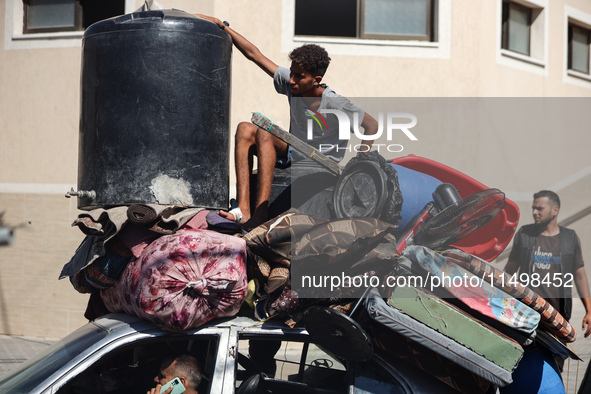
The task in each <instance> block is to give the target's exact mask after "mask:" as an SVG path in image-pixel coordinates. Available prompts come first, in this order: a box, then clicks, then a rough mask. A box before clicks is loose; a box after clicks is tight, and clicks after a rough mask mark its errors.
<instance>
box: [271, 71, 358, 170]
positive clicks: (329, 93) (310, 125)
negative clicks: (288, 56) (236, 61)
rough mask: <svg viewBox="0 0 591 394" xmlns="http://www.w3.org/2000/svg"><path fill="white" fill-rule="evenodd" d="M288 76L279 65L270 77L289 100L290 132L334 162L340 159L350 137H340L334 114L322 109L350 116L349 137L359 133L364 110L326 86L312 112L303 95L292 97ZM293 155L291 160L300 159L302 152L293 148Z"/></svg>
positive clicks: (288, 72) (276, 88)
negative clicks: (316, 107)
mask: <svg viewBox="0 0 591 394" xmlns="http://www.w3.org/2000/svg"><path fill="white" fill-rule="evenodd" d="M289 75H290V70H289V69H288V68H285V67H279V68H277V70H276V71H275V75H274V77H273V82H274V84H275V90H276V91H277V93H280V94H284V95H286V96H287V98H288V100H289V105H290V124H289V132H290V133H292V134H293V135H295V136H296V137H298V138H299V139H301V140H302V141H305V142H307V143H308V144H310V145H311V146H313V147H314V148H316V149H318V150H319V151H320V152H322V153H324V154H325V155H327V156H328V157H330V158H331V159H333V160H334V161H336V162H339V161H341V160H342V159H343V156H344V155H345V153H346V151H347V146H348V144H349V139H339V121H338V118H337V115H335V114H332V113H326V112H323V111H324V110H338V111H341V112H342V113H344V114H345V115H346V116H347V118H348V119H349V136H350V133H353V131H354V130H359V132H360V133H361V130H360V126H361V122H362V121H363V116H364V115H365V113H364V112H363V110H362V109H361V108H359V107H357V106H355V105H353V104H352V103H351V102H350V101H349V100H348V99H347V98H345V97H343V96H341V95H338V94H337V93H335V92H334V90H332V89H330V88H329V87H326V89H324V92H323V93H322V97H321V99H320V105H319V107H318V109H316V110H315V111H312V110H311V109H309V108H308V107H307V106H306V102H305V98H300V97H293V96H292V94H291V90H290V88H289ZM292 156H293V159H294V161H297V160H300V159H302V158H303V155H301V154H299V153H298V152H295V151H292Z"/></svg>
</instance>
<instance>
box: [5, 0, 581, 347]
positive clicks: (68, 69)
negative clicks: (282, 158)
mask: <svg viewBox="0 0 591 394" xmlns="http://www.w3.org/2000/svg"><path fill="white" fill-rule="evenodd" d="M531 1H532V2H533V3H535V4H542V5H544V6H545V12H547V17H546V19H545V23H544V26H543V29H542V32H543V35H544V36H545V40H544V41H543V45H542V52H543V55H541V61H540V62H539V63H541V64H537V65H532V64H529V63H527V62H523V61H521V60H515V59H512V58H510V57H508V56H505V55H504V54H503V53H502V51H500V49H499V45H500V44H499V43H500V34H501V33H500V3H501V0H490V1H478V2H475V1H471V0H439V8H440V15H441V17H440V20H439V24H440V29H439V38H440V41H439V43H437V44H435V45H423V44H416V43H409V45H406V44H405V45H400V44H399V43H391V44H388V45H379V44H381V43H377V44H371V45H359V44H358V43H354V42H349V41H346V40H323V39H318V40H310V41H314V42H318V43H319V44H320V45H323V46H325V47H326V48H327V50H328V51H329V53H330V54H331V57H332V63H331V66H330V68H329V70H328V72H327V75H326V77H325V82H326V83H327V84H328V85H329V86H330V87H331V88H333V89H334V90H336V91H337V92H338V93H340V94H342V95H345V96H348V97H352V98H353V97H393V98H395V97H403V98H404V97H424V98H429V97H432V98H439V99H441V98H450V97H456V98H461V97H590V96H591V81H586V80H581V79H576V78H572V77H569V76H567V73H566V70H565V66H564V64H565V61H564V59H565V21H566V15H567V13H568V12H571V13H572V10H573V9H574V10H576V11H577V12H581V13H582V15H583V17H586V16H588V15H591V4H590V3H589V2H588V1H586V0H552V2H550V1H549V0H531ZM161 3H163V4H165V5H166V6H169V7H171V8H177V9H182V10H185V11H187V12H191V13H205V14H213V15H214V16H217V17H219V18H220V19H223V20H227V21H229V22H230V24H231V26H232V28H234V29H235V30H237V31H238V32H240V33H242V34H243V35H244V36H245V37H247V38H248V39H249V40H251V41H252V42H253V43H255V44H256V45H257V46H258V47H259V48H260V49H261V51H262V52H263V53H265V54H266V55H267V56H268V57H269V58H271V59H273V60H274V61H275V62H276V63H278V64H281V65H285V66H288V65H289V61H288V57H287V55H288V52H289V51H290V50H291V49H292V48H294V47H296V46H299V45H300V44H301V43H302V42H303V41H302V40H301V39H299V38H295V39H294V37H293V34H292V32H293V5H294V1H293V0H282V1H278V0H248V1H246V0H233V1H231V2H230V1H216V0H201V1H189V0H184V1H183V0H169V1H167V0H162V1H161ZM550 3H551V4H550ZM19 4H20V2H19V1H18V0H0V20H2V21H3V22H5V23H4V26H5V28H4V29H3V30H0V43H1V44H2V47H1V48H0V89H1V93H0V212H1V211H6V214H5V215H4V221H5V223H6V224H8V225H17V224H20V223H25V225H24V227H23V228H21V229H19V230H17V232H16V241H15V243H14V244H13V245H12V246H10V247H3V248H0V333H9V334H16V335H39V336H54V337H61V336H63V335H65V334H66V333H68V332H70V331H72V330H73V329H75V328H76V327H78V326H80V325H81V324H83V323H84V322H85V320H84V318H83V316H82V313H83V311H84V309H85V306H86V301H87V296H85V295H79V294H78V293H76V292H75V291H74V290H73V289H72V288H71V286H70V284H69V283H68V282H67V280H66V281H58V280H57V276H58V274H59V272H60V270H61V268H62V266H63V264H65V263H66V262H67V261H68V260H69V259H70V257H71V256H72V254H73V253H74V251H75V249H76V246H77V245H78V244H79V242H80V241H81V240H82V234H81V233H80V231H79V230H78V229H76V228H71V227H70V223H71V222H72V221H73V220H74V218H75V217H76V216H77V214H78V212H77V210H76V202H75V201H73V200H68V199H66V198H64V197H63V195H64V194H65V192H66V191H67V190H69V188H70V187H72V186H75V183H76V176H77V175H76V172H77V147H78V121H79V99H80V93H79V90H80V86H79V85H80V83H79V81H80V63H81V57H80V55H81V48H80V38H73V39H60V40H52V41H53V43H52V45H46V44H47V42H45V43H43V41H44V40H41V44H39V43H38V42H31V41H27V40H13V39H12V34H13V32H14V26H12V25H10V24H9V23H8V22H10V23H12V22H11V18H10V15H14V12H15V8H14V7H16V6H19ZM140 4H141V1H129V2H128V9H132V10H133V9H135V8H137V7H139V5H140ZM7 12H8V13H9V14H10V15H8V17H7V15H6V13H7ZM577 15H578V14H577ZM9 25H10V26H9ZM10 28H12V30H10ZM45 41H47V40H45ZM232 70H233V77H232V107H231V130H230V132H231V133H233V130H234V129H235V127H236V125H237V124H238V122H240V121H244V120H248V119H250V113H251V112H253V111H259V112H262V113H263V114H265V115H267V116H269V117H270V118H271V119H273V120H274V121H275V122H276V123H278V124H279V125H281V126H283V127H285V128H287V127H288V124H287V122H288V116H287V108H288V106H287V100H286V99H285V98H284V97H281V96H277V94H276V93H275V91H274V88H273V85H272V81H271V79H270V78H269V77H268V76H267V75H266V74H264V73H263V72H261V71H260V70H259V69H258V68H257V67H256V66H255V65H254V64H252V63H250V62H249V61H247V60H246V59H245V58H244V57H243V56H242V55H241V54H240V53H239V52H238V51H236V50H234V55H233V61H232ZM437 103H438V106H440V107H441V106H445V105H451V104H452V103H451V102H449V101H445V100H444V101H437ZM589 142H591V140H590V137H589V133H588V128H587V129H585V128H584V127H578V128H577V129H576V130H573V129H571V128H569V127H564V128H557V129H556V130H555V132H554V133H552V132H545V133H544V134H543V135H539V134H538V133H537V130H535V129H532V128H524V129H522V130H520V131H519V132H514V131H510V130H504V129H503V128H502V127H500V129H499V130H498V132H495V133H491V132H485V131H484V130H477V131H474V132H462V133H459V132H457V131H455V130H454V129H446V128H445V125H444V124H441V125H439V126H438V128H437V129H435V130H433V129H432V130H423V131H421V134H420V135H419V141H418V143H417V144H414V145H413V144H409V145H405V150H404V151H403V152H401V153H400V155H405V154H408V153H414V154H417V155H422V156H425V157H430V158H432V159H434V160H438V161H440V162H442V163H444V164H447V165H449V166H452V167H454V168H457V169H458V170H460V171H463V172H465V173H467V174H468V175H470V176H472V177H474V178H476V179H478V180H480V181H482V182H483V183H485V184H487V185H489V186H494V187H498V188H500V189H501V190H504V191H506V192H507V193H508V195H509V196H510V197H512V198H514V199H515V200H516V201H517V202H518V203H519V206H520V208H521V209H522V218H523V219H522V224H525V223H530V222H531V218H530V214H529V209H530V208H529V206H530V204H531V201H530V199H531V194H532V193H533V192H535V191H537V190H539V189H543V188H549V187H555V188H556V189H557V190H556V191H557V192H558V193H559V194H560V195H561V197H562V198H563V200H564V203H563V210H562V213H561V218H565V217H566V216H568V215H570V214H572V213H575V212H576V211H578V210H580V209H583V208H585V207H586V206H588V205H589V203H590V200H589V198H588V196H589V191H590V190H589V189H590V188H591V187H590V185H591V179H590V175H589V174H590V172H589V171H590V169H591V159H590V156H589V155H588V154H587V152H586V148H587V146H588V145H589ZM392 156H394V155H390V157H388V158H393V157H392ZM230 184H231V185H233V184H234V179H233V177H232V179H231V180H230ZM589 221H590V219H589V218H586V219H584V220H582V221H581V222H579V223H577V224H576V225H574V226H573V228H575V229H576V230H577V231H578V232H579V235H580V237H581V239H582V243H583V246H584V255H585V256H587V259H589V258H590V257H589V256H591V238H590V235H591V229H590V228H589V227H590V225H591V224H590V223H589Z"/></svg>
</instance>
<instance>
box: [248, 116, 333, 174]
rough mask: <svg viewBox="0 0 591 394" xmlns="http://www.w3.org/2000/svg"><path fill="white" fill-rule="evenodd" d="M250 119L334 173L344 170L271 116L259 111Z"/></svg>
mask: <svg viewBox="0 0 591 394" xmlns="http://www.w3.org/2000/svg"><path fill="white" fill-rule="evenodd" d="M250 121H251V122H252V124H254V125H255V126H257V127H259V128H261V129H263V130H265V131H268V132H269V133H271V134H273V135H274V136H275V137H277V138H279V139H280V140H281V141H283V142H285V143H286V144H288V145H289V146H291V147H292V148H294V149H295V150H297V151H298V152H300V153H301V154H303V155H304V156H306V157H308V158H310V159H312V160H314V161H315V162H316V163H318V164H320V165H321V166H323V167H324V168H326V169H327V170H329V171H330V172H332V173H333V174H335V175H340V174H341V172H342V171H343V167H341V166H340V165H339V164H338V163H337V162H335V161H334V160H332V159H331V158H329V157H328V156H326V155H324V154H323V153H321V152H320V151H319V150H318V149H316V148H314V147H313V146H311V145H310V144H308V143H306V142H304V141H302V140H301V139H299V138H298V137H296V136H294V135H293V134H290V133H289V132H287V131H285V130H283V129H282V128H281V127H279V126H277V125H276V124H274V123H273V122H271V120H270V119H269V118H267V117H265V116H263V115H261V114H260V113H259V112H253V114H252V118H251V120H250Z"/></svg>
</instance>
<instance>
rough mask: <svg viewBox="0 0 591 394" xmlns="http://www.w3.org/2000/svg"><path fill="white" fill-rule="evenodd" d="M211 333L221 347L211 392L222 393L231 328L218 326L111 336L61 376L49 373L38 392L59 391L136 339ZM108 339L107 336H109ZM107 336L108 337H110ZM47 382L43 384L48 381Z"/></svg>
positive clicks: (82, 355) (219, 347)
mask: <svg viewBox="0 0 591 394" xmlns="http://www.w3.org/2000/svg"><path fill="white" fill-rule="evenodd" d="M202 335H203V336H212V335H215V336H217V337H218V348H217V351H216V367H215V369H214V372H213V375H212V376H211V386H210V389H209V391H210V393H217V392H221V391H219V390H221V386H222V380H223V377H224V375H225V374H224V372H225V371H224V370H222V371H220V370H219V369H218V365H220V364H222V365H225V364H226V362H225V361H226V360H225V359H226V358H227V357H226V355H225V351H224V350H223V349H227V346H226V345H227V343H228V338H229V330H228V329H225V328H219V327H205V328H202V329H200V330H197V331H193V332H185V333H182V334H175V333H171V332H165V331H161V330H157V329H155V330H149V331H146V332H138V331H134V332H131V333H129V334H126V335H123V336H120V337H116V338H112V339H111V340H110V341H108V342H107V343H104V344H102V346H99V347H98V348H97V347H96V346H97V345H99V343H100V342H99V343H97V344H96V345H95V346H91V347H89V348H88V349H87V350H86V351H84V352H82V353H81V354H80V355H79V357H76V358H74V359H73V360H72V361H71V362H70V363H69V364H68V365H72V367H71V368H69V369H68V371H67V372H65V373H62V374H61V376H55V375H56V374H57V373H58V372H60V371H57V372H56V373H55V374H53V375H52V376H50V377H49V378H48V379H46V380H45V382H48V383H47V384H46V387H45V388H43V389H42V391H39V393H40V394H55V393H57V392H58V391H59V390H60V389H61V388H62V387H64V386H65V385H66V384H68V383H69V382H70V381H71V380H72V379H74V378H76V377H77V376H78V375H80V374H81V373H83V372H85V371H86V370H87V369H88V368H89V367H90V366H92V365H94V364H95V363H97V362H99V361H100V360H101V359H102V358H103V357H106V356H108V355H109V354H111V353H112V352H115V351H117V350H118V349H121V348H123V347H124V346H126V345H129V344H132V343H134V342H138V341H142V340H150V339H154V340H161V339H163V338H166V337H170V338H172V337H174V336H187V337H191V336H196V337H197V336H202ZM107 338H108V336H107ZM107 338H106V339H107ZM219 373H222V375H221V376H222V379H217V376H218V374H219ZM45 382H44V383H45Z"/></svg>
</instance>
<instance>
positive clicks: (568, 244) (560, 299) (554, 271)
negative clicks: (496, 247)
mask: <svg viewBox="0 0 591 394" xmlns="http://www.w3.org/2000/svg"><path fill="white" fill-rule="evenodd" d="M532 210H533V218H534V223H533V224H530V225H526V226H523V227H521V228H520V229H519V231H518V232H517V234H516V235H515V239H514V241H513V249H512V250H511V254H510V255H509V261H508V262H507V265H506V266H505V271H506V272H507V273H508V274H509V275H513V274H514V273H516V272H517V271H518V270H519V273H520V274H519V275H520V276H521V275H523V274H526V275H527V276H528V282H529V287H530V288H532V290H534V291H536V292H537V293H538V294H539V295H540V296H542V297H543V298H545V299H546V301H548V302H549V303H550V304H551V305H552V306H553V307H554V308H555V309H556V310H558V311H559V312H560V314H561V315H563V317H564V318H565V319H567V320H569V319H570V317H571V311H572V291H571V288H572V283H574V284H575V285H576V286H577V291H578V293H579V296H580V297H581V301H582V302H583V305H584V306H585V311H586V314H585V317H584V318H583V324H582V328H583V331H584V332H585V337H588V336H589V334H591V299H590V298H589V284H588V281H587V273H586V272H585V267H584V264H583V257H582V253H581V243H580V240H579V237H578V236H577V234H576V233H575V232H574V230H571V229H567V228H565V227H562V226H559V225H558V219H557V217H558V212H559V211H560V199H559V198H558V195H557V194H556V193H554V192H552V191H549V190H542V191H539V192H537V193H535V194H534V202H533V205H532Z"/></svg>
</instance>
